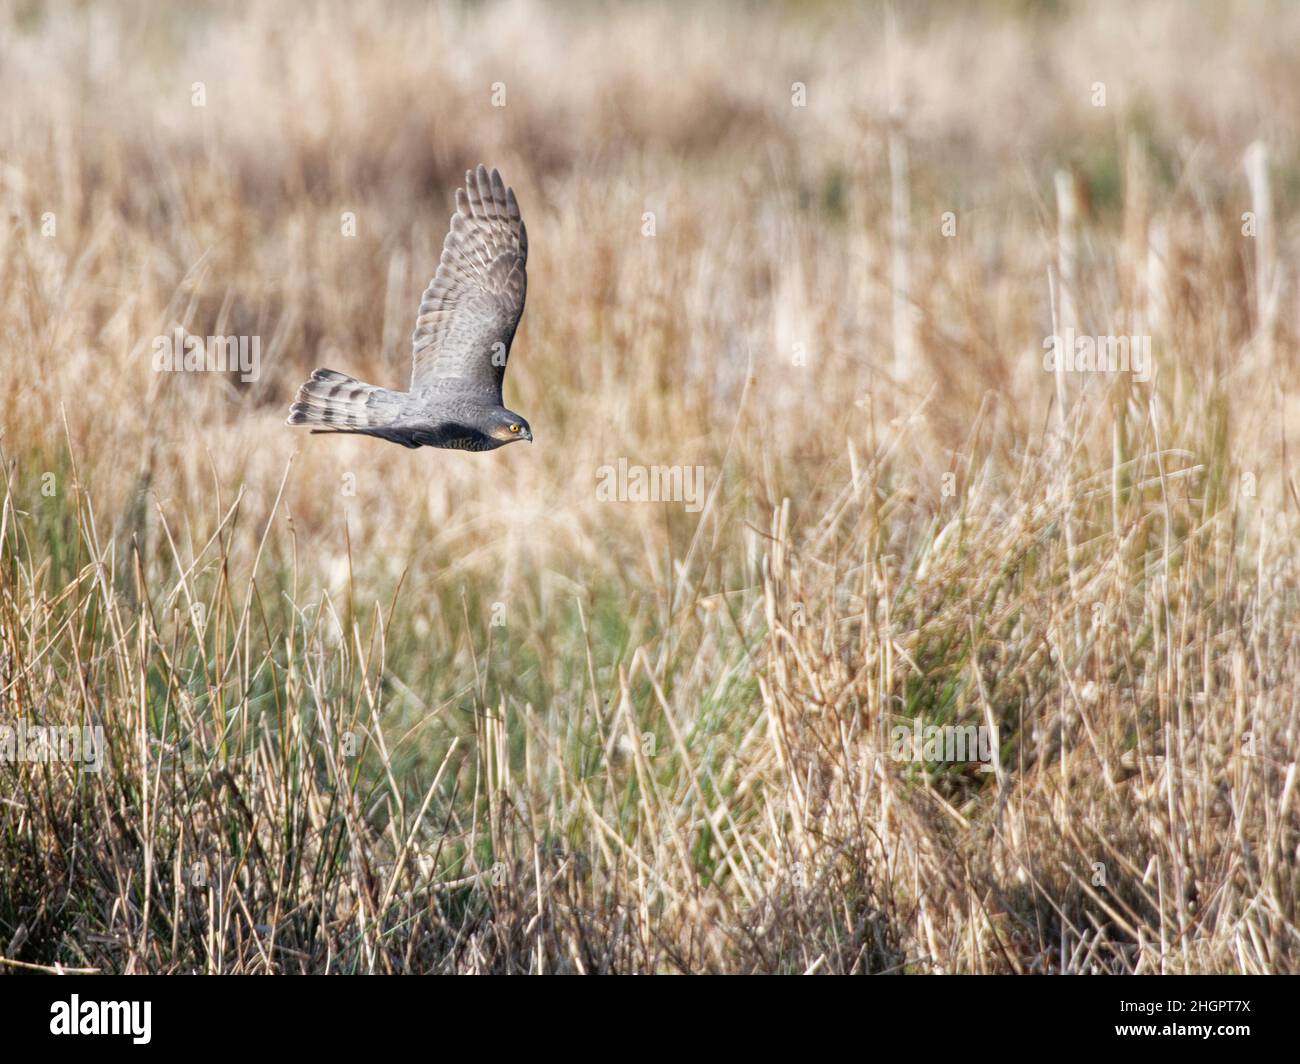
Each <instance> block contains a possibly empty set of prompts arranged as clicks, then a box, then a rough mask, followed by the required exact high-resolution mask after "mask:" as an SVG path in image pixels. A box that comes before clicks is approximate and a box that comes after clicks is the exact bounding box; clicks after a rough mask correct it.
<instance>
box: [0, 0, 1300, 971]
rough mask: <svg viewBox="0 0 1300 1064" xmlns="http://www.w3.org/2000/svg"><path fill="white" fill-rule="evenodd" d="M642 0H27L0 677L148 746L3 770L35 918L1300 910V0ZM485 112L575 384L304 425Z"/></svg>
mask: <svg viewBox="0 0 1300 1064" xmlns="http://www.w3.org/2000/svg"><path fill="white" fill-rule="evenodd" d="M598 11H599V13H598V14H597V13H595V11H593V10H589V9H586V8H584V7H577V6H575V7H573V8H568V7H560V8H558V9H557V8H554V7H552V6H551V5H541V4H534V3H509V4H504V5H487V6H484V7H478V6H475V7H470V8H464V9H461V8H445V9H444V8H435V9H426V8H424V7H423V6H419V5H408V4H402V3H364V4H353V5H346V4H337V5H326V6H324V7H321V8H308V7H306V6H303V7H302V8H293V7H290V6H288V5H272V4H266V5H262V4H249V5H247V6H241V5H235V6H231V5H224V4H223V5H212V6H206V5H196V6H191V7H188V8H184V9H172V8H167V9H165V10H155V9H150V8H148V7H144V6H141V7H138V8H137V7H135V6H132V5H122V6H111V5H80V4H48V5H45V4H27V3H0V96H3V98H4V99H6V100H8V101H16V102H17V106H9V107H6V108H5V109H4V113H3V114H2V115H0V201H2V202H3V207H4V215H5V219H6V223H5V224H6V233H5V237H6V238H5V241H4V244H3V246H0V364H2V366H3V381H4V384H5V389H6V394H5V403H4V405H3V409H2V410H0V433H2V435H0V458H2V460H3V479H4V495H3V508H2V509H0V724H5V723H10V724H11V723H13V722H14V721H19V720H21V721H28V722H36V723H51V724H53V723H65V724H66V723H86V724H92V725H98V726H101V727H102V728H103V729H104V734H105V736H106V740H107V744H108V752H107V755H106V764H105V766H104V768H103V770H102V771H101V772H99V773H90V772H86V771H83V770H82V768H81V767H80V766H78V765H76V764H67V763H59V762H56V763H48V764H40V763H36V764H33V763H23V762H16V763H0V957H4V958H6V959H8V960H11V961H20V962H23V963H27V964H34V965H40V966H49V967H55V966H62V967H65V968H66V967H74V968H92V969H99V970H105V971H130V972H139V971H163V972H173V971H218V972H296V971H340V972H390V971H397V972H405V971H454V972H478V971H509V972H543V971H544V972H555V971H570V972H575V971H616V972H630V971H646V972H675V971H690V972H695V971H727V972H734V971H746V972H749V971H805V970H815V971H821V972H832V971H845V972H849V971H852V972H892V971H906V972H958V971H960V972H1000V971H1015V972H1033V971H1036V972H1062V971H1092V970H1100V971H1114V972H1120V971H1125V972H1126V971H1138V972H1207V971H1213V972H1221V971H1234V972H1235V971H1240V972H1283V971H1296V970H1298V969H1300V930H1298V927H1297V925H1298V923H1300V912H1298V909H1300V904H1298V902H1300V869H1298V867H1297V866H1298V862H1300V798H1297V796H1296V794H1295V790H1296V775H1297V761H1298V758H1300V712H1298V711H1297V703H1296V695H1295V692H1296V690H1297V689H1300V613H1298V611H1297V604H1298V603H1300V580H1298V576H1300V570H1298V568H1297V563H1298V562H1300V551H1298V549H1297V537H1296V532H1297V526H1298V524H1300V522H1298V521H1297V517H1298V516H1300V513H1298V509H1297V507H1298V502H1300V500H1298V499H1297V495H1296V491H1295V487H1294V484H1293V472H1292V468H1291V465H1290V441H1289V435H1290V434H1289V432H1288V430H1289V428H1290V426H1291V425H1292V424H1294V421H1295V419H1294V418H1293V417H1292V415H1293V414H1297V413H1300V408H1298V407H1297V398H1296V397H1295V396H1293V395H1292V394H1291V392H1290V387H1289V383H1290V382H1291V381H1292V380H1293V379H1295V377H1296V371H1297V365H1298V363H1300V343H1298V342H1297V326H1298V325H1300V320H1298V318H1297V314H1298V312H1300V302H1298V301H1297V283H1296V282H1297V279H1296V276H1295V274H1294V270H1293V269H1292V268H1291V264H1292V263H1293V262H1294V261H1295V252H1296V250H1297V248H1300V227H1297V223H1296V214H1295V208H1296V205H1297V199H1298V198H1300V169H1298V168H1297V164H1298V157H1297V147H1298V145H1297V139H1296V132H1295V128H1294V120H1293V116H1294V115H1296V114H1297V113H1300V83H1298V82H1297V81H1296V79H1295V78H1294V76H1293V61H1294V53H1295V46H1296V42H1297V39H1298V38H1300V11H1297V10H1296V9H1295V8H1294V7H1292V6H1289V5H1283V4H1277V5H1272V4H1264V3H1259V4H1255V3H1250V4H1240V5H1225V6H1223V7H1221V8H1213V9H1198V11H1197V12H1196V14H1195V15H1194V16H1190V17H1189V13H1188V11H1187V9H1186V7H1185V6H1184V5H1182V4H1179V3H1173V2H1159V0H1156V2H1150V3H1143V4H1138V5H1118V4H1116V5H1109V4H1096V5H1087V4H1071V3H1060V4H1044V5H1037V4H1013V3H999V4H991V5H989V6H987V7H986V8H984V9H983V10H982V11H981V12H977V13H970V12H968V11H961V10H959V9H958V8H956V7H955V6H951V7H950V6H949V5H944V4H935V5H929V4H921V5H910V4H909V5H906V7H905V8H904V11H903V13H902V15H901V16H900V18H899V21H898V24H897V25H896V26H895V27H893V29H892V30H890V31H887V28H886V14H885V11H884V9H883V8H880V9H876V8H869V9H867V10H864V11H860V12H857V13H854V14H851V15H850V14H847V13H846V12H844V11H841V10H839V9H836V8H833V7H831V6H829V5H827V6H823V5H819V4H809V5H790V6H788V7H776V8H771V9H768V8H752V9H749V8H747V9H745V10H744V11H728V10H726V9H724V8H721V7H719V8H717V9H714V8H706V9H705V10H703V11H701V12H695V11H693V10H691V9H689V8H688V7H686V6H682V5H664V6H655V5H651V6H637V7H631V6H629V7H609V8H606V7H601V8H600V9H598ZM1188 56H1196V57H1197V59H1196V62H1194V63H1193V62H1188V61H1187V57H1188ZM794 81H803V82H805V83H806V84H807V91H808V106H807V107H804V108H796V107H793V106H792V103H791V83H792V82H794ZM196 82H202V83H203V89H204V91H205V92H206V106H205V107H201V108H198V107H194V106H192V104H191V96H192V93H193V91H194V83H196ZM494 82H502V83H504V84H505V86H506V93H507V98H506V106H505V107H504V108H496V107H493V106H492V104H491V91H492V85H493V83H494ZM1095 82H1104V83H1105V86H1106V95H1107V98H1106V106H1104V107H1094V106H1092V101H1091V99H1090V96H1091V92H1092V88H1091V87H1092V85H1093V83H1095ZM891 85H892V88H891ZM891 115H892V117H891ZM891 138H892V140H893V145H894V149H895V152H894V177H895V181H894V182H893V189H894V193H895V194H897V193H898V192H899V190H900V189H901V190H902V191H905V192H906V193H907V194H908V197H909V201H910V202H909V203H908V204H906V205H902V204H900V203H899V202H897V201H895V200H894V199H892V197H891V173H890V150H889V149H890V141H891ZM1256 140H1258V141H1261V142H1262V143H1264V144H1265V145H1266V146H1267V151H1268V161H1269V169H1270V174H1271V186H1272V187H1271V191H1270V200H1271V207H1272V216H1271V218H1269V219H1266V221H1267V225H1266V229H1265V236H1264V239H1262V240H1261V239H1260V238H1258V237H1257V238H1254V239H1252V238H1249V237H1246V236H1243V235H1242V231H1241V228H1242V221H1241V215H1242V212H1243V211H1247V210H1250V209H1252V207H1256V208H1257V207H1258V206H1260V205H1259V204H1254V203H1253V202H1252V192H1251V189H1250V188H1249V186H1248V183H1247V179H1246V173H1245V171H1244V169H1243V167H1242V164H1241V160H1242V157H1243V154H1244V153H1245V151H1246V149H1247V147H1248V145H1250V144H1251V143H1252V142H1254V141H1256ZM900 147H906V149H907V153H906V154H907V157H908V158H907V163H908V166H907V170H906V172H903V171H902V169H901V167H900V163H901V158H900V153H899V151H898V149H899V148H900ZM480 160H482V161H485V162H487V163H489V164H494V165H497V166H499V167H500V168H501V169H502V172H503V173H504V174H505V175H506V177H507V179H508V180H509V181H510V182H511V183H512V184H514V186H515V187H516V189H517V190H518V193H519V198H520V201H521V204H522V205H523V209H524V214H525V218H526V219H527V222H528V226H529V233H530V238H531V244H532V258H531V261H530V264H529V265H530V286H529V307H528V311H527V313H526V315H525V317H524V321H523V325H522V328H521V331H520V334H519V338H518V340H517V342H516V347H515V353H514V358H513V359H512V363H511V365H512V369H511V372H510V375H509V377H508V378H507V403H508V405H510V406H511V407H512V408H513V409H516V410H519V411H520V412H522V413H523V414H524V415H525V416H526V417H528V418H529V420H530V421H531V423H532V426H533V428H534V431H535V432H536V435H537V443H536V444H535V445H534V446H532V447H531V448H529V447H525V446H517V447H510V448H506V449H503V450H501V451H498V452H495V453H492V454H489V455H466V454H460V453H452V452H431V451H420V452H413V453H408V452H405V451H401V450H399V449H398V448H395V447H392V446H390V445H386V444H382V443H379V442H377V441H368V440H361V439H351V438H338V439H332V438H322V437H307V436H303V435H298V434H295V433H292V432H291V431H290V430H288V429H286V428H285V427H284V426H283V424H282V422H283V417H284V413H285V409H286V406H287V403H288V401H289V400H290V398H291V397H292V394H293V390H294V388H295V386H296V385H297V383H298V382H299V381H300V380H301V379H302V378H303V377H304V376H305V374H306V373H307V372H308V371H309V370H310V369H311V368H312V367H313V366H317V365H327V366H334V367H336V368H340V369H346V370H348V371H349V372H354V373H356V374H358V375H360V376H362V377H365V378H367V379H369V380H372V381H375V382H377V383H382V384H388V385H395V384H398V383H399V382H401V381H402V379H403V376H404V373H405V372H406V370H405V369H404V366H406V365H407V359H408V357H409V347H408V337H409V332H410V329H411V325H412V319H413V314H414V308H415V306H416V304H417V302H418V296H419V293H420V291H421V290H422V288H423V287H424V285H425V283H426V282H427V280H428V275H429V273H430V271H431V269H432V267H433V264H434V263H435V262H436V252H437V248H438V246H439V244H440V242H441V240H442V237H443V234H444V232H445V225H446V219H447V215H448V209H449V205H450V203H451V190H452V189H453V188H454V186H455V184H456V182H457V179H458V177H459V175H460V173H461V172H462V171H463V170H464V169H465V168H466V166H468V165H472V164H474V163H477V162H479V161H480ZM1058 171H1063V172H1069V173H1070V174H1072V175H1073V177H1072V179H1071V181H1070V182H1066V184H1067V185H1070V184H1072V185H1073V186H1074V187H1075V188H1077V189H1078V190H1080V205H1079V210H1080V216H1079V218H1078V221H1077V223H1076V224H1075V225H1074V226H1073V227H1070V226H1068V225H1067V227H1066V229H1065V231H1064V232H1061V231H1060V226H1059V223H1058V212H1059V209H1060V207H1061V206H1063V205H1064V204H1063V203H1060V202H1058V199H1059V198H1060V197H1058V194H1057V191H1056V189H1057V185H1056V183H1055V182H1054V175H1055V174H1056V173H1057V172H1058ZM1070 198H1071V197H1069V196H1066V197H1064V201H1065V203H1068V201H1069V200H1070ZM646 211H652V212H654V214H655V224H656V233H655V235H654V236H653V237H646V236H643V235H642V225H643V213H644V212H646ZM945 211H952V212H955V216H956V219H957V225H958V229H957V233H956V235H955V236H945V235H944V234H943V232H942V230H941V221H942V216H943V212H945ZM344 212H353V213H354V214H355V217H356V223H357V224H356V235H355V236H350V237H349V236H344V235H342V232H341V216H342V215H343V213H344ZM51 219H52V220H53V225H54V229H53V231H52V232H50V231H49V229H50V225H49V223H50V220H51ZM897 222H901V223H902V227H901V228H898V227H896V226H895V223H897ZM1071 244H1073V245H1074V246H1075V248H1076V251H1075V253H1074V254H1073V255H1071V253H1070V251H1069V246H1070V245H1071ZM1261 246H1262V250H1261ZM900 250H905V251H906V253H907V260H908V283H907V288H906V290H905V291H901V292H900V291H899V289H898V286H897V285H896V284H895V278H896V277H897V276H901V275H897V274H895V273H894V272H893V270H894V263H895V262H896V252H898V251H900ZM1062 266H1064V267H1065V274H1064V277H1063V276H1062V274H1061V267H1062ZM1053 292H1055V295H1056V298H1055V300H1053V298H1052V293H1053ZM896 296H899V297H900V298H901V299H902V300H903V301H904V302H903V303H902V306H903V308H904V309H905V311H906V322H907V327H906V328H905V329H903V330H901V332H899V333H897V336H900V337H902V340H903V341H906V337H907V335H908V334H909V333H910V334H911V337H912V339H911V343H912V345H913V356H912V358H911V359H909V360H906V361H905V362H902V363H900V362H899V361H898V360H897V359H896V358H895V344H896V342H899V341H896V330H895V321H894V318H893V308H894V305H895V297H896ZM1071 306H1073V308H1074V309H1073V310H1070V309H1069V307H1071ZM1054 313H1055V314H1056V315H1057V317H1058V318H1060V317H1062V316H1063V315H1066V314H1071V315H1073V316H1074V318H1075V320H1077V322H1078V324H1079V327H1080V331H1087V332H1092V333H1099V334H1111V333H1117V334H1130V333H1135V334H1146V335H1150V336H1151V337H1152V342H1153V349H1154V355H1155V362H1156V368H1157V372H1156V375H1155V377H1154V380H1153V381H1151V382H1150V383H1140V382H1137V381H1134V380H1133V379H1132V378H1131V377H1130V376H1127V375H1124V374H1107V375H1092V376H1090V377H1085V376H1083V375H1078V376H1074V377H1063V378H1062V379H1061V380H1059V381H1058V380H1057V379H1056V377H1055V376H1054V375H1053V374H1051V373H1048V372H1045V371H1044V369H1043V361H1042V354H1043V348H1042V342H1043V338H1044V336H1046V335H1048V334H1050V333H1051V332H1052V331H1053V314H1054ZM178 323H179V324H182V325H184V326H185V327H186V328H187V329H189V330H190V332H192V333H195V334H201V335H209V334H235V335H256V336H259V337H260V338H261V342H262V351H261V353H262V366H261V373H260V375H259V376H258V378H257V379H256V380H255V381H253V382H250V383H243V382H240V381H239V380H238V379H237V378H236V377H233V376H227V375H222V374H216V373H189V374H164V373H158V372H155V371H154V370H153V369H152V365H151V344H152V343H153V341H154V338H155V337H157V336H159V335H160V334H163V333H165V332H166V331H167V330H169V329H170V328H171V327H172V326H173V325H175V324H178ZM800 353H801V354H802V356H803V357H802V361H803V362H804V364H802V365H800V364H798V362H799V361H800V360H801V359H799V358H797V357H796V355H797V354H800ZM620 456H626V457H628V458H629V460H630V461H632V462H637V463H644V464H646V465H650V464H655V463H665V464H678V465H686V466H695V465H703V466H705V467H706V468H707V472H708V485H709V488H710V494H709V498H708V503H707V506H706V507H705V508H704V510H703V512H702V513H698V514H697V513H689V512H686V511H685V510H684V508H683V507H682V506H680V505H662V504H650V503H640V504H638V503H630V502H629V503H606V502H601V501H599V500H598V498H597V496H596V482H597V469H598V468H599V467H600V466H601V465H603V464H604V463H607V462H612V461H615V460H616V459H617V458H619V457H620ZM949 474H950V475H949ZM494 621H499V622H504V623H497V624H494V623H493V622H494ZM913 720H918V721H920V722H922V723H923V724H939V725H944V724H947V725H954V724H956V725H968V724H970V725H978V724H996V725H997V726H998V732H999V738H1000V744H1001V749H1000V756H999V760H998V766H997V770H996V771H995V772H990V773H984V772H980V771H978V768H977V767H976V766H971V765H968V764H958V763H936V764H924V763H911V762H900V761H897V760H895V759H893V758H892V757H891V756H890V754H891V740H890V728H892V727H893V726H895V725H897V724H899V723H908V724H910V723H911V722H912V721H913ZM349 737H351V738H349ZM353 740H355V747H354V746H353Z"/></svg>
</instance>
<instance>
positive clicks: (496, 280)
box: [287, 164, 533, 451]
mask: <svg viewBox="0 0 1300 1064" xmlns="http://www.w3.org/2000/svg"><path fill="white" fill-rule="evenodd" d="M527 261H528V232H527V230H525V229H524V221H523V218H522V217H521V216H520V214H519V204H518V202H517V201H516V200H515V190H514V189H512V188H506V186H505V183H504V182H503V181H502V180H501V174H500V173H498V172H497V170H495V169H493V170H492V171H491V172H489V171H488V170H487V169H486V168H485V167H484V166H482V165H481V164H480V165H479V167H478V169H477V170H473V171H469V172H467V173H466V174H465V187H464V188H458V189H457V190H456V213H455V214H453V215H452V216H451V229H450V231H449V232H448V233H447V239H446V241H445V242H444V243H443V245H442V259H441V260H440V261H439V263H438V272H437V273H436V274H434V277H433V280H432V281H430V282H429V287H428V288H427V289H425V292H424V296H423V298H422V299H421V300H420V310H419V313H418V315H417V316H416V319H415V333H414V335H412V337H411V344H412V347H413V352H412V362H413V368H412V371H411V388H410V391H405V392H398V391H391V390H389V389H388V388H378V387H376V386H375V385H373V384H366V383H365V382H363V381H359V380H357V379H356V378H355V377H349V376H348V375H347V374H346V373H339V372H337V371H336V370H332V369H318V370H316V371H315V372H314V373H313V374H312V375H311V379H310V380H308V381H307V383H305V384H304V385H303V386H302V387H301V388H299V389H298V397H297V399H295V400H294V403H293V406H292V407H290V409H289V419H288V422H287V423H288V424H290V425H310V426H312V432H348V433H354V434H360V435H363V436H378V437H379V438H380V439H381V440H390V441H392V442H393V443H400V444H402V445H403V446H404V447H449V448H454V449H457V450H463V451H490V450H493V449H494V448H497V447H501V446H502V445H504V444H507V443H513V442H514V441H515V440H532V438H533V432H532V429H531V428H529V426H528V422H527V421H525V420H524V419H523V418H522V417H520V416H519V415H518V414H516V413H514V412H513V411H511V410H507V409H506V408H505V407H504V406H503V405H502V404H501V398H502V397H501V382H502V380H503V379H504V378H505V373H506V359H507V357H509V354H510V342H511V341H512V340H513V339H514V338H515V329H516V328H517V327H518V325H519V318H520V316H521V315H522V314H523V312H524V295H525V290H526V288H527V285H528V277H527V273H526V271H525V264H526V263H527Z"/></svg>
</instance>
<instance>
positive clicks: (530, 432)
mask: <svg viewBox="0 0 1300 1064" xmlns="http://www.w3.org/2000/svg"><path fill="white" fill-rule="evenodd" d="M524 439H526V440H527V441H528V442H529V443H532V442H533V430H532V429H524Z"/></svg>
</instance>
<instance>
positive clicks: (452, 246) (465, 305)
mask: <svg viewBox="0 0 1300 1064" xmlns="http://www.w3.org/2000/svg"><path fill="white" fill-rule="evenodd" d="M527 261H528V232H527V230H525V229H524V222H523V218H521V217H520V214H519V204H518V203H517V202H516V200H515V191H514V189H512V188H506V186H505V183H504V182H503V181H502V180H501V174H500V173H498V172H497V171H496V170H495V169H494V170H492V171H491V173H489V172H488V170H487V169H486V168H485V167H484V166H482V165H481V164H480V165H479V168H478V169H477V170H475V171H472V172H467V173H466V174H465V187H464V188H463V189H460V188H458V189H457V190H456V213H455V214H453V215H452V217H451V230H450V231H449V232H448V233H447V239H446V241H445V242H444V243H443V245H442V259H441V261H439V263H438V272H437V273H436V274H435V275H434V278H433V280H432V281H431V282H430V283H429V287H428V288H427V289H425V292H424V298H423V299H421V300H420V313H419V315H418V317H417V318H416V319H415V334H414V335H413V336H412V337H411V343H412V345H413V347H414V352H413V361H414V368H413V370H412V373H411V391H413V392H419V391H423V390H426V389H428V388H430V387H432V386H434V385H435V384H436V383H437V382H438V381H441V380H447V379H459V380H462V381H464V382H465V383H466V384H471V385H475V386H477V387H480V388H484V389H492V390H494V391H495V393H496V400H497V402H500V400H501V380H502V378H503V377H504V376H505V372H506V358H507V356H508V355H509V354H510V342H511V341H512V340H513V339H514V338H515V328H516V327H517V326H518V324H519V317H520V315H522V314H523V312H524V295H525V291H526V289H527V285H528V277H527V273H526V271H525V265H526V263H527Z"/></svg>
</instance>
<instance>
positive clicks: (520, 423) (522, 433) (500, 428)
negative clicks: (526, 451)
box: [488, 407, 533, 443]
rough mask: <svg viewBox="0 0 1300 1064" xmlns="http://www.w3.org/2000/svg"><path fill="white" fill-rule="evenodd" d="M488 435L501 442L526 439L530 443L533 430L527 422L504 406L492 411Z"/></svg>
mask: <svg viewBox="0 0 1300 1064" xmlns="http://www.w3.org/2000/svg"><path fill="white" fill-rule="evenodd" d="M488 435H489V436H491V437H492V438H493V439H497V440H500V441H501V442H502V443H513V442H514V441H515V440H527V441H528V442H529V443H531V442H532V440H533V430H532V429H530V428H529V427H528V422H527V421H525V420H524V419H523V418H521V417H520V416H519V415H518V414H516V413H515V412H514V411H512V410H506V409H505V408H504V407H502V408H500V409H499V410H496V411H494V414H493V418H492V424H491V426H490V427H489V428H488Z"/></svg>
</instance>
